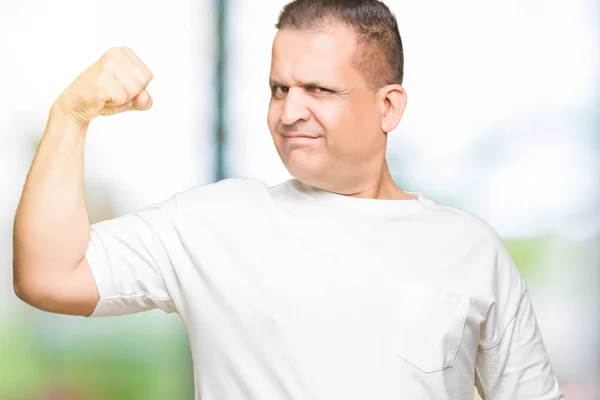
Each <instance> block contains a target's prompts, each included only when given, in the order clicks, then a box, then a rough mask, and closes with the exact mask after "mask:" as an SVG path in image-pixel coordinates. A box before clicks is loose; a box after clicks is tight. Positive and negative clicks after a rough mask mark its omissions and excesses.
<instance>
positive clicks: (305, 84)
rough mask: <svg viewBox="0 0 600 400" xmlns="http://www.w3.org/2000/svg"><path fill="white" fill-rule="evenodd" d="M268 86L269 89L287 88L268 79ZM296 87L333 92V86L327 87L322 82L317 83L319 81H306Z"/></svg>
mask: <svg viewBox="0 0 600 400" xmlns="http://www.w3.org/2000/svg"><path fill="white" fill-rule="evenodd" d="M269 86H270V87H274V86H287V85H284V84H283V83H281V82H279V81H277V80H274V79H269ZM298 86H300V87H303V88H318V87H323V88H331V89H332V90H333V87H332V86H333V85H327V84H325V83H323V82H319V81H306V82H298Z"/></svg>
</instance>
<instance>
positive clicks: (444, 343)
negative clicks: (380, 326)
mask: <svg viewBox="0 0 600 400" xmlns="http://www.w3.org/2000/svg"><path fill="white" fill-rule="evenodd" d="M398 303H399V307H398V308H397V310H398V311H397V313H398V314H397V315H396V331H395V332H394V351H395V353H396V355H398V356H399V357H401V358H402V359H404V360H405V361H407V362H408V363H410V364H412V365H413V366H415V367H417V368H418V369H420V370H421V371H422V372H425V373H431V372H435V371H440V370H443V369H445V368H448V367H451V366H452V364H453V363H454V359H455V357H456V353H457V352H458V349H459V347H460V342H461V339H462V335H463V329H464V326H465V321H466V315H467V296H466V295H465V294H463V293H457V292H448V291H443V290H436V289H430V288H407V289H403V290H402V293H401V294H400V296H399V298H398Z"/></svg>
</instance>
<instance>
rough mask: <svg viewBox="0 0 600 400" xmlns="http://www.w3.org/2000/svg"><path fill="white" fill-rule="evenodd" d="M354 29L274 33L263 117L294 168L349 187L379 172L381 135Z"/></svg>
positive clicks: (325, 185) (306, 178)
mask: <svg viewBox="0 0 600 400" xmlns="http://www.w3.org/2000/svg"><path fill="white" fill-rule="evenodd" d="M355 52H356V34H355V33H354V32H353V31H352V30H350V29H347V28H343V27H327V28H325V29H321V30H309V31H299V30H288V29H283V30H281V31H279V32H278V33H277V36H276V37H275V41H274V43H273V54H272V62H271V74H270V85H271V91H272V96H271V101H270V103H269V114H268V118H267V120H268V125H269V130H270V131H271V135H272V136H273V140H274V142H275V146H276V148H277V152H278V153H279V156H280V157H281V160H282V161H283V163H284V165H285V166H286V168H287V169H288V171H289V172H290V174H291V175H292V176H294V177H295V178H296V179H298V180H300V181H302V182H304V183H307V184H309V185H312V186H315V187H318V188H321V189H326V190H330V191H334V192H338V193H343V194H350V193H346V192H351V191H354V190H358V189H362V187H361V186H362V185H363V184H364V182H365V181H366V180H367V179H372V178H373V177H375V178H376V177H377V174H380V173H381V168H382V164H383V162H384V159H385V146H386V137H385V134H384V133H383V132H382V125H381V111H382V110H381V105H380V101H378V95H377V93H376V92H374V91H371V90H369V89H368V86H367V82H366V81H365V78H364V77H363V76H362V74H361V73H360V72H358V71H357V70H356V69H355V68H354V67H353V66H352V63H351V60H352V57H353V56H354V55H355Z"/></svg>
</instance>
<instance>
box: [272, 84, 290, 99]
mask: <svg viewBox="0 0 600 400" xmlns="http://www.w3.org/2000/svg"><path fill="white" fill-rule="evenodd" d="M289 90H290V88H289V87H287V86H279V85H277V86H271V96H273V97H275V98H282V97H285V95H286V94H287V92H288V91H289Z"/></svg>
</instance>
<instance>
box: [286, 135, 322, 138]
mask: <svg viewBox="0 0 600 400" xmlns="http://www.w3.org/2000/svg"><path fill="white" fill-rule="evenodd" d="M283 137H284V138H286V139H318V138H320V136H310V135H283Z"/></svg>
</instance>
